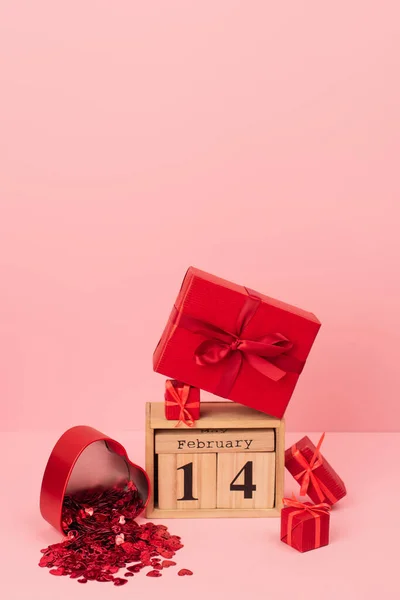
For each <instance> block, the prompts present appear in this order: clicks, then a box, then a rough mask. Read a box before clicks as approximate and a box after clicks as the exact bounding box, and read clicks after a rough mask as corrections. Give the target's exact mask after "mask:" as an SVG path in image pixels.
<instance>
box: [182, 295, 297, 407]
mask: <svg viewBox="0 0 400 600" xmlns="http://www.w3.org/2000/svg"><path fill="white" fill-rule="evenodd" d="M246 291H247V292H248V294H249V296H248V297H247V298H246V299H245V302H244V305H243V307H242V310H241V311H240V313H239V316H238V318H237V321H236V327H235V332H234V333H231V332H229V331H225V330H224V329H221V328H219V327H216V326H215V325H211V324H210V323H206V322H205V321H202V320H200V319H196V318H194V317H191V316H189V315H185V314H183V313H181V314H180V319H179V326H180V327H184V328H185V329H188V330H189V331H192V332H193V333H197V334H199V335H202V336H204V337H206V338H207V339H206V340H205V341H203V342H202V343H201V344H200V345H199V346H198V347H197V348H196V351H195V360H196V363H197V364H198V365H200V366H206V365H214V364H217V363H220V362H221V361H224V362H225V369H224V372H223V375H222V377H221V380H220V382H219V385H218V389H217V390H216V394H217V395H218V396H223V397H226V396H228V395H229V392H230V390H231V389H232V387H233V385H234V383H235V381H236V378H237V376H238V374H239V371H240V369H241V366H242V362H243V359H245V360H247V362H248V363H249V365H251V366H252V367H253V369H256V370H257V371H259V373H262V375H264V376H265V377H268V378H269V379H271V380H272V381H279V380H280V379H282V377H284V376H285V375H286V373H287V372H291V373H297V374H300V373H301V371H302V369H303V366H304V363H303V362H302V361H300V360H298V359H297V358H295V357H293V356H288V355H287V354H285V353H286V352H289V351H290V350H291V349H292V348H293V344H292V342H290V341H289V340H288V339H287V338H286V337H285V336H283V335H282V334H281V333H269V334H266V335H263V336H261V337H259V338H258V339H256V340H248V339H245V338H243V337H242V335H243V332H244V330H245V328H246V327H247V326H248V324H249V322H250V320H251V319H252V318H253V316H254V315H255V313H256V311H257V309H258V307H259V305H260V304H261V299H260V298H258V297H256V296H255V292H253V291H251V295H250V291H249V290H246Z"/></svg>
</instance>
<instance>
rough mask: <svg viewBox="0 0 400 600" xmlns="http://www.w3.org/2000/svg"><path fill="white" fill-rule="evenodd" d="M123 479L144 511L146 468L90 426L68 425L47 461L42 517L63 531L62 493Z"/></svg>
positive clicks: (146, 483) (122, 448)
mask: <svg viewBox="0 0 400 600" xmlns="http://www.w3.org/2000/svg"><path fill="white" fill-rule="evenodd" d="M126 480H131V481H133V483H134V484H135V485H136V487H137V489H138V492H139V495H140V497H141V499H142V502H143V508H142V510H144V508H145V507H146V505H147V502H148V499H149V493H150V480H149V477H148V475H147V473H146V471H145V470H144V469H142V468H141V467H139V466H138V465H136V464H134V463H133V462H131V461H130V460H129V458H128V454H127V452H126V450H125V448H124V447H123V446H122V445H121V444H120V443H119V442H117V441H116V440H113V439H112V438H110V437H108V436H107V435H105V434H104V433H101V432H100V431H98V430H97V429H93V427H88V426H86V425H78V426H76V427H72V428H71V429H68V431H66V432H65V433H64V434H63V435H62V436H61V437H60V439H59V440H58V442H57V443H56V445H55V446H54V448H53V450H52V452H51V454H50V457H49V460H48V462H47V466H46V469H45V472H44V475H43V481H42V488H41V491H40V512H41V514H42V517H43V518H44V519H45V520H46V521H48V523H50V524H51V525H53V526H54V527H55V528H56V529H58V530H59V531H61V532H62V533H63V529H62V524H61V523H62V522H61V515H62V506H63V501H64V496H65V494H67V493H68V494H70V493H74V492H77V491H79V490H83V489H90V488H92V487H98V486H104V487H107V486H112V485H115V484H117V483H119V482H122V481H126ZM141 512H142V511H141Z"/></svg>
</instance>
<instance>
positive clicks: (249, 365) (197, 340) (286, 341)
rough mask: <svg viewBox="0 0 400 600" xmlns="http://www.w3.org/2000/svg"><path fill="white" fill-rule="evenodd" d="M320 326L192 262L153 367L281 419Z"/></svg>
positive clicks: (298, 311)
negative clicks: (197, 266) (206, 271)
mask: <svg viewBox="0 0 400 600" xmlns="http://www.w3.org/2000/svg"><path fill="white" fill-rule="evenodd" d="M320 325H321V324H320V322H319V321H318V319H317V318H316V317H315V316H314V315H313V314H312V313H309V312H306V311H304V310H302V309H299V308H296V307H294V306H291V305H289V304H285V303H284V302H280V301H278V300H274V299H272V298H269V297H268V296H264V295H262V294H259V293H258V292H254V291H253V290H250V289H249V288H246V287H243V286H240V285H236V284H234V283H231V282H229V281H226V280H224V279H220V278H219V277H215V276H214V275H210V274H209V273H205V272H204V271H200V270H199V269H195V268H193V267H191V268H189V269H188V271H187V273H186V276H185V278H184V281H183V283H182V287H181V290H180V292H179V295H178V298H177V300H176V302H175V305H174V307H173V309H172V313H171V315H170V318H169V321H168V323H167V326H166V328H165V330H164V333H163V334H162V337H161V339H160V341H159V343H158V346H157V348H156V350H155V352H154V357H153V367H154V370H155V371H157V372H159V373H162V374H163V375H166V376H167V377H170V378H173V379H177V380H179V381H185V382H186V383H187V384H189V385H192V386H194V387H197V388H200V389H203V390H206V391H208V392H211V393H213V394H216V395H217V396H222V397H223V398H227V399H229V400H233V401H235V402H239V403H241V404H245V405H247V406H250V407H252V408H255V409H256V410H259V411H262V412H264V413H267V414H270V415H272V416H275V417H278V418H281V417H282V416H283V414H284V412H285V410H286V407H287V405H288V403H289V401H290V398H291V396H292V393H293V390H294V388H295V386H296V383H297V381H298V378H299V375H300V373H301V372H302V370H303V367H304V363H305V361H306V359H307V357H308V354H309V352H310V350H311V347H312V345H313V342H314V340H315V337H316V335H317V333H318V330H319V328H320Z"/></svg>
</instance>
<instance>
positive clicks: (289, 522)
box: [281, 498, 330, 552]
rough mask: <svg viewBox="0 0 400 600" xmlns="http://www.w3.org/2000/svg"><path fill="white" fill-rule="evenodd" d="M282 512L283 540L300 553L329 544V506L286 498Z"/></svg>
mask: <svg viewBox="0 0 400 600" xmlns="http://www.w3.org/2000/svg"><path fill="white" fill-rule="evenodd" d="M283 502H284V505H285V508H283V509H282V511H281V540H282V542H285V544H288V545H289V546H292V548H295V549H296V550H298V551H299V552H308V551H309V550H315V549H316V548H321V546H327V545H328V544H329V522H330V514H329V509H330V506H329V504H324V503H322V504H317V505H314V504H311V502H304V503H303V502H298V501H297V500H296V499H295V498H293V499H292V500H290V499H288V498H285V499H284V500H283Z"/></svg>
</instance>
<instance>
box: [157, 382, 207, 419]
mask: <svg viewBox="0 0 400 600" xmlns="http://www.w3.org/2000/svg"><path fill="white" fill-rule="evenodd" d="M165 418H166V419H167V420H168V421H178V423H181V422H182V423H185V425H188V426H189V427H193V425H194V422H195V421H197V419H199V418H200V390H199V389H198V388H194V387H192V386H190V385H186V384H185V383H182V382H181V381H175V380H171V379H167V381H166V382H165Z"/></svg>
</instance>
